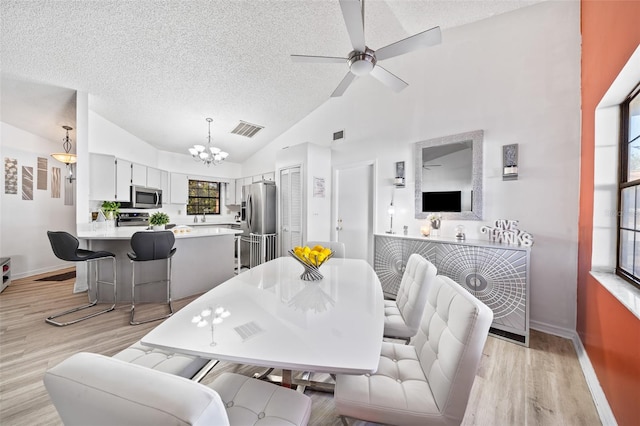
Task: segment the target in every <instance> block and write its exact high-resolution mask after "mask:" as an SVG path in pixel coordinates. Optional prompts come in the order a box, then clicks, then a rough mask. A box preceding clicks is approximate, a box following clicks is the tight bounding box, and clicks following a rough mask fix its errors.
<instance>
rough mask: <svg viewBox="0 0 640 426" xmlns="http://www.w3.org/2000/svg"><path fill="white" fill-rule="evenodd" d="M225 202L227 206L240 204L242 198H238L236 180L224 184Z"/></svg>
mask: <svg viewBox="0 0 640 426" xmlns="http://www.w3.org/2000/svg"><path fill="white" fill-rule="evenodd" d="M224 203H225V205H227V206H233V205H236V204H240V199H239V198H236V181H235V180H232V181H230V182H228V183H225V184H224Z"/></svg>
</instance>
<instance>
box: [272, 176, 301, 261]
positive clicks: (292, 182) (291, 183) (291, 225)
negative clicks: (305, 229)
mask: <svg viewBox="0 0 640 426" xmlns="http://www.w3.org/2000/svg"><path fill="white" fill-rule="evenodd" d="M278 204H279V208H280V230H279V232H278V234H279V235H278V240H279V241H280V256H286V255H287V251H288V250H289V249H292V248H293V247H295V246H299V245H302V173H301V167H300V166H295V167H288V168H285V169H281V170H280V197H279V201H278Z"/></svg>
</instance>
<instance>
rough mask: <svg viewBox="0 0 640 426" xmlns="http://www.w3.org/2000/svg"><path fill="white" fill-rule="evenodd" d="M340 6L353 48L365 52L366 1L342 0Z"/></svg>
mask: <svg viewBox="0 0 640 426" xmlns="http://www.w3.org/2000/svg"><path fill="white" fill-rule="evenodd" d="M340 7H341V8H342V16H343V17H344V23H345V24H347V32H348V33H349V38H350V39H351V45H352V46H353V49H354V50H357V51H358V52H364V51H365V49H366V46H365V44H364V1H362V2H361V1H360V0H340Z"/></svg>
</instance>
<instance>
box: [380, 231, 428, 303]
mask: <svg viewBox="0 0 640 426" xmlns="http://www.w3.org/2000/svg"><path fill="white" fill-rule="evenodd" d="M412 253H419V254H421V255H422V256H424V257H425V258H426V259H428V260H429V261H431V262H434V261H435V247H434V245H433V244H431V243H430V242H429V241H420V240H411V239H406V240H405V239H400V238H395V237H376V240H375V258H374V266H373V268H374V269H375V271H376V273H377V274H378V278H379V279H380V283H381V284H382V291H383V292H384V294H385V295H387V296H392V297H393V296H395V295H396V294H397V293H398V289H399V288H400V282H401V281H402V275H403V274H404V269H405V267H406V265H407V261H408V260H409V256H411V254H412Z"/></svg>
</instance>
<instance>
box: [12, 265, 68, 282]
mask: <svg viewBox="0 0 640 426" xmlns="http://www.w3.org/2000/svg"><path fill="white" fill-rule="evenodd" d="M72 266H74V264H73V263H69V262H65V263H61V264H60V265H55V266H49V267H46V268H39V269H33V270H31V271H26V272H20V273H13V272H12V273H11V280H12V281H14V280H19V279H20V278H26V277H32V276H34V275H40V274H46V273H47V272H53V271H59V270H61V269H66V268H70V267H72Z"/></svg>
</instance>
